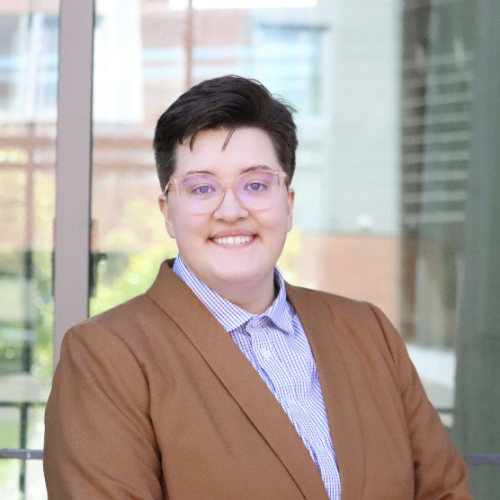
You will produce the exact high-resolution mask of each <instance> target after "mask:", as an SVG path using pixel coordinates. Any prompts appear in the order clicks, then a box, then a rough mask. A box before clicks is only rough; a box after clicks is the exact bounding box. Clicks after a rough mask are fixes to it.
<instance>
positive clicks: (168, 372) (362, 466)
mask: <svg viewBox="0 0 500 500" xmlns="http://www.w3.org/2000/svg"><path fill="white" fill-rule="evenodd" d="M296 148H297V136H296V127H295V124H294V121H293V117H292V109H291V108H290V107H289V106H288V105H286V104H285V103H284V102H283V101H281V100H280V99H278V98H276V97H273V96H272V95H271V94H270V93H269V91H268V90H267V89H266V88H265V87H264V86H262V85H261V84H260V83H259V82H257V81H255V80H249V79H246V78H242V77H238V76H234V75H231V76H224V77H220V78H215V79H212V80H207V81H204V82H202V83H200V84H198V85H196V86H194V87H193V88H191V89H190V90H189V91H188V92H186V93H185V94H183V95H182V96H180V97H179V98H178V99H177V101H175V102H174V103H173V104H172V105H171V106H170V107H169V108H168V109H167V110H166V111H165V113H164V114H163V115H162V116H161V117H160V119H159V120H158V124H157V128H156V132H155V137H154V149H155V158H156V164H157V170H158V175H159V179H160V185H161V189H162V192H163V194H162V195H161V196H160V198H159V205H160V209H161V212H162V214H163V217H164V219H165V224H166V229H167V231H168V234H169V235H170V236H171V237H172V238H175V239H176V241H177V245H178V249H179V255H178V257H177V258H176V259H175V260H167V261H165V262H164V263H163V264H162V265H161V267H160V270H159V274H158V277H157V278H156V281H155V282H154V283H153V285H152V286H151V288H150V289H149V290H148V291H147V292H146V293H145V294H143V295H140V296H138V297H136V298H134V299H132V300H130V301H128V302H126V303H124V304H122V305H119V306H118V307H115V308H113V309H111V310H109V311H107V312H105V313H103V314H100V315H97V316H94V317H92V318H90V319H88V320H86V321H84V322H82V323H80V324H79V325H77V326H75V327H74V328H72V329H70V330H69V331H68V332H67V334H66V335H65V337H64V341H63V344H62V348H61V356H60V361H59V364H58V366H57V369H56V372H55V375H54V380H53V386H52V391H51V394H50V397H49V400H48V404H47V408H46V416H45V423H46V431H45V448H44V473H45V478H46V484H47V490H48V497H49V500H80V499H81V500H83V499H85V500H88V499H92V500H112V499H113V500H115V499H116V500H132V499H134V500H139V499H140V500H160V499H167V498H168V499H170V500H194V499H203V500H210V499H214V500H222V499H228V500H229V499H231V500H236V499H237V500H299V499H307V500H327V499H330V500H340V499H341V498H342V500H361V499H363V500H410V499H418V500H424V499H429V500H430V499H432V500H438V499H441V500H445V499H446V500H470V499H471V498H472V497H471V496H470V493H469V489H468V472H467V468H466V466H465V463H464V460H463V459H462V457H461V455H460V454H459V452H458V451H457V449H456V448H455V447H454V446H453V445H452V443H451V442H450V440H449V439H448V437H447V435H446V432H445V429H444V427H443V426H442V424H441V422H440V419H439V416H438V414H437V413H436V411H435V410H434V409H433V407H432V406H431V404H430V402H429V401H428V399H427V397H426V395H425V392H424V390H423V387H422V384H421V382H420V380H419V378H418V375H417V373H416V371H415V369H414V367H413V365H412V363H411V361H410V359H409V357H408V354H407V351H406V348H405V345H404V343H403V341H402V339H401V337H400V336H399V334H398V333H397V332H396V330H395V329H394V327H393V326H392V325H391V323H390V322H389V321H388V319H387V318H386V316H385V315H384V314H383V313H382V312H381V311H380V310H379V309H378V308H377V307H375V306H373V305H370V304H368V303H364V302H358V301H354V300H350V299H347V298H343V297H340V296H336V295H331V294H328V293H324V292H321V291H314V290H309V289H306V288H301V287H297V286H292V285H290V284H288V283H287V282H285V280H284V279H283V276H282V274H281V273H280V271H279V269H278V268H277V267H276V262H277V260H278V257H279V256H280V254H281V252H282V250H283V246H284V243H285V239H286V236H287V233H288V232H289V231H290V229H291V227H292V214H293V204H294V197H295V193H294V190H293V189H292V188H291V187H290V184H291V181H292V178H293V174H294V170H295V154H296Z"/></svg>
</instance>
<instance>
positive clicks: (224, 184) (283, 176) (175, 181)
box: [163, 168, 290, 212]
mask: <svg viewBox="0 0 500 500" xmlns="http://www.w3.org/2000/svg"><path fill="white" fill-rule="evenodd" d="M255 171H262V172H268V173H271V174H275V175H276V177H277V178H278V182H279V184H280V186H281V185H282V184H281V180H282V179H284V181H285V186H286V188H287V189H288V187H289V185H290V184H289V181H288V174H287V173H286V172H280V171H279V170H270V169H268V168H262V169H260V170H259V169H258V168H256V169H252V170H249V171H248V172H244V173H242V174H241V175H240V176H239V177H238V178H237V179H235V180H234V181H233V182H224V181H223V180H222V179H219V177H217V176H216V175H214V174H210V173H208V172H193V173H192V174H187V175H183V176H182V177H176V178H175V179H170V180H169V181H168V182H167V185H166V186H165V189H164V190H163V193H164V195H165V196H167V194H168V193H167V191H168V188H169V187H170V186H171V185H172V186H176V188H177V189H176V191H177V196H178V198H179V200H180V199H181V195H180V193H179V184H180V183H181V182H182V181H183V180H184V179H187V178H189V177H194V176H200V175H208V176H210V177H214V178H215V179H216V180H217V181H218V182H220V183H221V184H222V187H223V192H222V196H221V199H220V203H219V204H218V205H217V208H215V209H214V210H213V211H214V212H215V211H216V210H218V209H219V207H220V206H221V205H222V202H223V201H224V198H225V197H226V192H227V189H228V188H229V187H230V188H231V189H233V192H234V193H235V195H236V197H237V198H238V200H239V202H240V203H241V205H242V206H244V207H245V208H247V206H246V205H245V203H244V202H243V200H242V199H241V198H240V196H239V193H238V182H239V181H240V179H241V178H242V177H244V176H245V175H247V174H249V173H250V172H255ZM235 186H236V189H234V187H235ZM247 209H248V208H247ZM249 210H251V209H249Z"/></svg>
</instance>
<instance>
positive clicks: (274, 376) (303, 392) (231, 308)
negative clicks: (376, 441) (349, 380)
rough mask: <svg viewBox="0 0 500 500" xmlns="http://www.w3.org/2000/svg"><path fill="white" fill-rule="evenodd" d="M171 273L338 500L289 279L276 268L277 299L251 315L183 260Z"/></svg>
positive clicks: (312, 367) (318, 394)
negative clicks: (270, 398) (228, 343)
mask: <svg viewBox="0 0 500 500" xmlns="http://www.w3.org/2000/svg"><path fill="white" fill-rule="evenodd" d="M173 271H174V272H175V273H176V274H177V276H179V277H180V278H181V279H182V280H183V281H184V282H185V283H186V284H187V285H188V286H189V287H190V288H191V290H192V291H193V292H194V293H195V294H196V296H197V297H198V298H199V299H200V300H201V301H202V302H203V304H205V306H206V307H207V308H208V310H209V311H210V312H211V313H212V314H213V315H214V316H215V318H216V319H217V320H218V321H219V323H220V324H221V325H222V326H223V328H224V329H225V330H226V331H227V332H228V333H229V335H231V337H232V339H233V340H234V341H235V342H236V344H237V346H238V347H239V348H240V349H241V351H242V352H243V354H244V355H245V356H246V357H247V359H248V360H249V361H250V363H252V365H253V367H254V368H255V369H256V370H257V372H258V374H259V375H260V376H261V377H262V379H263V380H264V382H265V383H266V384H267V386H268V387H269V389H270V391H271V392H272V393H273V394H274V396H275V397H276V399H277V400H278V402H279V403H280V404H281V406H282V407H283V410H285V412H286V414H287V415H288V417H289V418H290V420H291V422H292V424H293V425H294V427H295V429H296V430H297V432H298V434H299V436H300V437H301V438H302V441H303V442H304V444H305V446H306V448H307V449H308V451H309V453H310V454H311V457H312V459H313V460H314V463H315V464H316V466H317V468H318V470H319V472H320V474H321V477H322V478H323V482H324V483H325V486H326V490H327V492H328V496H329V498H330V500H340V491H341V487H340V475H339V471H338V467H337V459H336V457H335V452H334V450H333V445H332V440H331V437H330V429H329V427H328V419H327V415H326V410H325V403H324V400H323V393H322V391H321V385H320V381H319V378H318V372H317V370H316V363H315V361H314V357H313V354H312V352H311V348H310V346H309V341H308V340H307V336H306V334H305V332H304V328H303V327H302V323H301V322H300V319H299V316H298V314H297V313H296V312H295V310H294V309H293V307H292V305H291V304H290V303H289V302H288V301H287V298H286V290H285V281H284V279H283V276H282V275H281V273H280V271H279V270H278V268H277V267H275V271H274V273H275V283H277V284H278V285H279V293H278V296H277V298H276V300H275V301H274V302H273V303H272V304H271V306H270V307H269V309H267V311H266V312H264V313H263V314H260V315H257V314H250V313H249V312H247V311H244V310H243V309H241V308H240V307H238V306H236V305H235V304H233V303H232V302H229V301H228V300H226V299H224V298H223V297H221V296H220V295H219V294H217V293H216V292H214V291H213V290H212V289H211V288H210V287H208V286H207V285H206V284H205V283H203V282H202V281H201V280H200V279H199V278H198V277H197V276H196V275H195V274H194V273H192V272H191V270H190V269H189V268H188V267H187V266H186V265H185V263H184V262H183V261H182V259H181V257H180V255H179V256H178V257H177V259H176V260H175V262H174V266H173Z"/></svg>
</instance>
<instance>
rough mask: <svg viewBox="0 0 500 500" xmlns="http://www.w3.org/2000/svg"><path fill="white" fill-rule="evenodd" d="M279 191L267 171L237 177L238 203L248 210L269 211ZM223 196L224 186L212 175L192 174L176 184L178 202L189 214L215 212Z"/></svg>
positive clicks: (276, 179) (277, 179) (274, 176)
mask: <svg viewBox="0 0 500 500" xmlns="http://www.w3.org/2000/svg"><path fill="white" fill-rule="evenodd" d="M279 190H280V181H279V178H278V176H277V175H276V174H275V173H273V172H267V171H250V172H248V173H247V174H245V175H243V176H242V177H240V179H239V181H238V185H237V192H238V197H239V199H240V201H241V203H242V204H243V205H244V206H245V207H246V208H248V209H250V210H264V209H266V208H269V206H270V205H271V204H272V203H274V202H275V201H276V199H277V197H278V194H279ZM223 195H224V186H223V184H222V183H221V182H220V181H219V179H217V177H214V176H212V175H206V174H200V175H192V176H189V177H186V178H185V179H184V180H182V181H181V182H180V183H179V196H180V199H181V202H182V203H183V205H184V206H185V207H186V208H187V210H189V211H190V212H192V213H206V212H211V211H213V210H216V209H217V207H218V206H219V204H220V202H221V199H222V197H223Z"/></svg>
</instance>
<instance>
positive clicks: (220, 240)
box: [212, 236, 255, 245]
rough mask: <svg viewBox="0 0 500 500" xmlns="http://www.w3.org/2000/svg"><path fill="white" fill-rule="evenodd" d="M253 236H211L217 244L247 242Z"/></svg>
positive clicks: (241, 243)
mask: <svg viewBox="0 0 500 500" xmlns="http://www.w3.org/2000/svg"><path fill="white" fill-rule="evenodd" d="M254 238H255V236H228V237H226V238H213V239H212V240H213V241H215V243H217V244H218V245H243V244H244V243H249V242H250V241H252V240H253V239H254Z"/></svg>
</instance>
